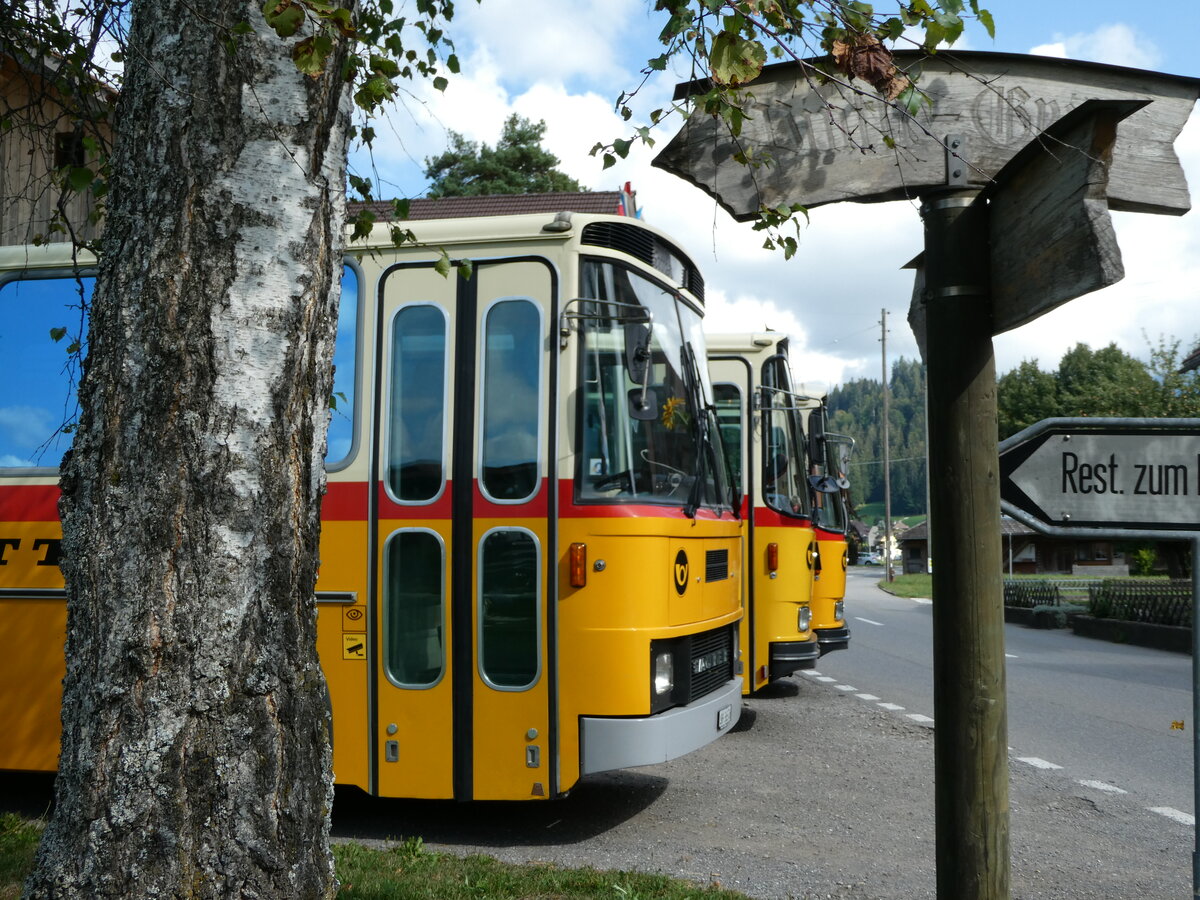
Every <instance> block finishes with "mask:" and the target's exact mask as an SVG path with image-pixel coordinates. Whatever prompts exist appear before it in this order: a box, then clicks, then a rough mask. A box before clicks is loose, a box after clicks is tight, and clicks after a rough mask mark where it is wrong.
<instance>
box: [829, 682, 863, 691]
mask: <svg viewBox="0 0 1200 900" xmlns="http://www.w3.org/2000/svg"><path fill="white" fill-rule="evenodd" d="M834 687H835V688H837V689H838V690H839V691H857V690H858V688H856V687H854V686H853V685H849V684H835V685H834Z"/></svg>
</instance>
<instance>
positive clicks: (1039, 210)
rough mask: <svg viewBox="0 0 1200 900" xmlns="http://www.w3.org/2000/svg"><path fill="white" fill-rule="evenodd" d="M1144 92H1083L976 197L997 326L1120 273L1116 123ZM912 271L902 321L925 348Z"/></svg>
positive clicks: (1001, 328) (919, 285) (919, 269)
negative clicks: (1112, 191) (1114, 209)
mask: <svg viewBox="0 0 1200 900" xmlns="http://www.w3.org/2000/svg"><path fill="white" fill-rule="evenodd" d="M1145 104H1146V101H1143V100H1089V101H1087V102H1086V103H1083V104H1081V105H1080V106H1077V107H1076V108H1075V109H1074V110H1072V111H1071V112H1069V113H1068V114H1067V115H1065V116H1063V118H1061V119H1059V120H1058V121H1057V122H1055V123H1053V124H1052V125H1051V126H1050V127H1049V128H1048V129H1046V131H1044V132H1042V134H1040V135H1038V136H1037V137H1036V138H1035V139H1034V140H1032V141H1030V142H1029V143H1028V144H1027V145H1026V146H1025V147H1024V148H1023V149H1022V150H1021V151H1020V152H1018V153H1017V155H1016V156H1014V157H1013V158H1012V159H1011V160H1009V162H1008V163H1007V164H1006V165H1005V166H1004V168H1003V169H1001V170H1000V172H999V173H997V175H996V177H995V179H994V180H993V181H992V183H991V184H990V185H988V187H987V188H985V189H984V190H983V191H981V192H980V194H979V196H978V198H977V199H976V201H975V202H976V203H986V204H987V205H988V233H989V241H988V245H989V272H990V278H989V284H988V300H989V303H988V307H987V309H986V310H981V311H980V313H981V314H987V315H989V316H990V318H991V322H992V328H991V330H992V334H1001V333H1002V332H1005V331H1009V330H1010V329H1013V328H1017V327H1019V326H1021V325H1024V324H1026V323H1027V322H1030V321H1032V320H1033V319H1036V318H1037V317H1038V316H1040V315H1043V314H1045V313H1047V312H1049V311H1050V310H1052V309H1054V308H1055V307H1058V306H1061V305H1062V304H1063V303H1066V302H1067V301H1068V300H1073V299H1074V298H1076V297H1080V296H1083V295H1084V294H1087V293H1091V292H1092V291H1096V290H1099V289H1100V288H1104V287H1108V286H1109V285H1110V284H1115V283H1116V282H1118V281H1120V280H1121V279H1122V278H1123V277H1124V275H1125V269H1124V266H1123V265H1122V263H1121V250H1120V247H1119V246H1118V245H1117V237H1116V233H1115V232H1114V231H1113V226H1112V217H1111V216H1110V215H1109V211H1108V201H1107V199H1106V197H1105V193H1106V189H1107V186H1108V173H1109V166H1110V163H1111V160H1112V153H1113V149H1114V146H1115V144H1116V140H1117V134H1118V123H1119V122H1120V121H1121V120H1123V119H1125V118H1127V117H1128V116H1130V115H1132V114H1133V113H1135V112H1136V111H1137V110H1139V109H1141V108H1143V107H1144V106H1145ZM923 256H924V254H922V256H921V257H918V258H917V259H915V260H913V261H912V262H911V263H909V264H908V265H907V266H906V268H912V269H916V279H915V284H914V290H913V298H912V304H911V306H910V308H909V313H908V321H909V324H910V325H911V326H912V329H913V334H914V335H915V336H916V338H917V346H918V348H919V349H920V351H921V356H922V358H924V355H925V322H926V309H925V303H926V300H927V299H928V298H927V297H926V295H925V292H926V284H925V277H924V276H925V273H924V265H923Z"/></svg>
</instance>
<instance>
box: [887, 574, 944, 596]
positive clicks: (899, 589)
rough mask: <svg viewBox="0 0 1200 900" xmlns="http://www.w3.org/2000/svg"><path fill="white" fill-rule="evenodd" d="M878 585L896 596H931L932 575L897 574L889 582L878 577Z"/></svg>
mask: <svg viewBox="0 0 1200 900" xmlns="http://www.w3.org/2000/svg"><path fill="white" fill-rule="evenodd" d="M879 586H880V587H881V588H883V590H885V591H887V592H888V593H889V594H895V595H896V596H897V597H932V596H933V576H932V575H923V574H916V575H897V576H896V577H895V578H894V579H893V580H892V581H891V582H890V583H889V582H887V581H884V580H883V579H880V581H879Z"/></svg>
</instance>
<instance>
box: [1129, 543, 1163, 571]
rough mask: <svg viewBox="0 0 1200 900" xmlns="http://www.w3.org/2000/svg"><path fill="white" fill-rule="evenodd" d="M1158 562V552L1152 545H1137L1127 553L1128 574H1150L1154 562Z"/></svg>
mask: <svg viewBox="0 0 1200 900" xmlns="http://www.w3.org/2000/svg"><path fill="white" fill-rule="evenodd" d="M1156 562H1158V554H1157V553H1155V552H1154V548H1153V547H1138V548H1137V549H1136V550H1134V551H1133V553H1131V554H1130V555H1129V574H1130V575H1152V574H1154V564H1155V563H1156Z"/></svg>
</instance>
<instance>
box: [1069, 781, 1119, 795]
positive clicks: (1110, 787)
mask: <svg viewBox="0 0 1200 900" xmlns="http://www.w3.org/2000/svg"><path fill="white" fill-rule="evenodd" d="M1079 783H1080V784H1082V785H1083V786H1084V787H1090V788H1095V789H1096V790H1098V791H1104V793H1106V794H1128V793H1129V791H1123V790H1121V789H1120V788H1119V787H1117V786H1116V785H1115V784H1109V783H1108V782H1107V781H1089V780H1088V779H1086V778H1085V779H1081V780H1080V782H1079Z"/></svg>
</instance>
